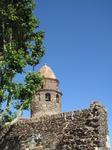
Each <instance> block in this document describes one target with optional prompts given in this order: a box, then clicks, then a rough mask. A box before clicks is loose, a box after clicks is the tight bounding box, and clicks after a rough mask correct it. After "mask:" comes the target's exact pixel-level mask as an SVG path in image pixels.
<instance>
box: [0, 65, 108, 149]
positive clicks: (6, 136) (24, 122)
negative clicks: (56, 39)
mask: <svg viewBox="0 0 112 150" xmlns="http://www.w3.org/2000/svg"><path fill="white" fill-rule="evenodd" d="M39 72H40V73H41V75H42V76H44V77H45V82H44V84H43V86H42V87H41V89H38V90H37V89H36V92H35V95H34V105H33V106H32V107H31V118H21V119H20V121H19V122H17V123H16V124H15V125H13V126H11V127H7V128H0V150H110V139H109V132H108V121H107V110H106V108H105V107H104V106H103V105H102V103H101V102H91V104H90V108H88V109H83V110H77V111H75V110H74V111H71V112H66V113H61V96H62V92H60V91H59V80H58V79H56V76H55V74H54V72H53V71H52V69H51V68H50V67H49V66H47V65H46V64H45V65H44V66H43V67H42V68H40V70H39V71H38V72H37V73H39Z"/></svg>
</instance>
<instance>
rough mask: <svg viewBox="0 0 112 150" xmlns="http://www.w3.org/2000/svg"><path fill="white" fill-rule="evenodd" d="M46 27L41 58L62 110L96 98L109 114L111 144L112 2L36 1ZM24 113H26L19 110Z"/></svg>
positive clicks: (67, 109)
mask: <svg viewBox="0 0 112 150" xmlns="http://www.w3.org/2000/svg"><path fill="white" fill-rule="evenodd" d="M35 2H36V3H37V7H36V9H35V11H34V14H35V15H36V16H37V18H39V19H40V29H43V30H45V38H44V45H45V46H46V54H45V56H44V57H43V59H42V61H41V64H40V65H38V66H37V67H36V68H35V71H38V70H39V69H40V68H41V67H42V66H43V65H44V64H45V63H47V65H48V66H50V67H51V69H52V70H53V72H54V73H55V75H56V77H57V79H58V80H59V81H60V87H59V89H60V91H62V92H63V96H62V112H67V111H71V110H78V109H86V108H89V107H90V101H100V102H102V104H103V105H104V106H105V107H106V109H107V113H108V127H109V134H110V139H111V147H112V1H111V0H35ZM24 116H28V114H27V113H24Z"/></svg>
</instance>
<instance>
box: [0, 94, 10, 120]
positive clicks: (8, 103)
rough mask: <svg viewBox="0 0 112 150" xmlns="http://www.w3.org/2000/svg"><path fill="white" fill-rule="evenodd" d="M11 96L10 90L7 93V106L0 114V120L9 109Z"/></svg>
mask: <svg viewBox="0 0 112 150" xmlns="http://www.w3.org/2000/svg"><path fill="white" fill-rule="evenodd" d="M11 97H12V93H11V92H10V93H9V95H8V101H7V106H6V109H5V110H4V111H3V113H2V114H1V116H0V121H2V119H3V117H4V116H5V115H6V114H7V112H8V111H9V109H10V106H11Z"/></svg>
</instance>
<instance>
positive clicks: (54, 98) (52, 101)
mask: <svg viewBox="0 0 112 150" xmlns="http://www.w3.org/2000/svg"><path fill="white" fill-rule="evenodd" d="M38 72H40V73H41V75H42V76H44V77H45V82H44V84H43V86H42V88H41V89H39V90H38V91H37V92H36V94H35V95H34V97H35V98H34V99H35V100H34V105H33V106H32V108H31V118H40V117H42V116H47V115H53V114H58V113H61V96H62V93H61V92H60V91H59V89H58V87H59V81H58V80H57V79H56V76H55V74H54V73H53V71H52V70H51V68H50V67H48V66H47V65H46V64H45V65H44V66H43V67H42V68H41V69H40V70H39V71H38ZM38 72H37V73H38Z"/></svg>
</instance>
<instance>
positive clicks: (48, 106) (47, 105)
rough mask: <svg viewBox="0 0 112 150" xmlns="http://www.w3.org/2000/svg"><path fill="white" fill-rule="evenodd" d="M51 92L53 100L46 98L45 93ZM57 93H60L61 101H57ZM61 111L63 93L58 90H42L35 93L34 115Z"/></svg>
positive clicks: (38, 116) (40, 115) (37, 116)
mask: <svg viewBox="0 0 112 150" xmlns="http://www.w3.org/2000/svg"><path fill="white" fill-rule="evenodd" d="M46 93H50V95H51V100H50V101H46V100H45V94H46ZM56 94H58V95H59V101H58V102H57V101H56ZM59 113H61V95H60V94H59V93H57V92H56V91H49V90H48V91H41V92H39V95H38V94H37V95H35V102H34V106H33V107H32V117H36V118H40V117H42V116H45V115H52V114H59Z"/></svg>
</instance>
